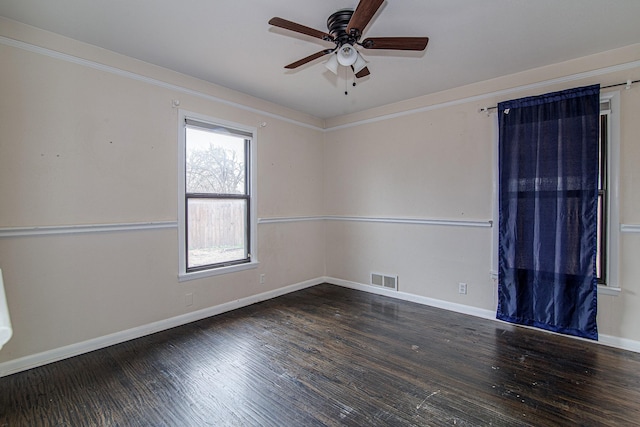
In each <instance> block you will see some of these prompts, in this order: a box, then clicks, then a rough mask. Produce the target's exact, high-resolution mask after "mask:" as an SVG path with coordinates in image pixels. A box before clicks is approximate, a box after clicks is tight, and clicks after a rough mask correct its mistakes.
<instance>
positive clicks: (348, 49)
mask: <svg viewBox="0 0 640 427" xmlns="http://www.w3.org/2000/svg"><path fill="white" fill-rule="evenodd" d="M337 56H338V62H339V63H340V65H344V66H345V67H348V66H349V65H353V64H355V62H356V61H357V60H358V56H359V55H358V51H357V50H356V48H354V47H353V46H352V45H350V44H349V43H345V44H343V45H342V46H340V48H339V49H338V54H337Z"/></svg>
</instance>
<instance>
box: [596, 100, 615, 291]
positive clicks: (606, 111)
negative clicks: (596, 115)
mask: <svg viewBox="0 0 640 427" xmlns="http://www.w3.org/2000/svg"><path fill="white" fill-rule="evenodd" d="M619 96H620V94H619V93H618V92H613V93H603V94H601V96H600V143H599V160H600V162H599V173H598V254H597V259H596V274H597V277H598V285H600V288H601V291H602V292H604V293H608V291H607V289H608V290H609V291H613V292H614V294H615V293H616V292H615V290H617V289H619V286H620V283H619V281H618V253H619V246H618V245H619V234H620V220H619V213H618V191H617V189H618V181H619V175H618V170H619V164H620V125H619V120H620V119H619V117H620V101H619Z"/></svg>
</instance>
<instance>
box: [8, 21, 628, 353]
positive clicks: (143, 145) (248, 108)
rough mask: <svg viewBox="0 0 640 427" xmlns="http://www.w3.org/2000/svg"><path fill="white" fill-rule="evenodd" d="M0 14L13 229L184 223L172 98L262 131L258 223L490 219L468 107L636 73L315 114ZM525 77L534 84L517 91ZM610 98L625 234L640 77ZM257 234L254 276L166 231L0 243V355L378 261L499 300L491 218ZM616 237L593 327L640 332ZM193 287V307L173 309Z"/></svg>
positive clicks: (485, 123)
mask: <svg viewBox="0 0 640 427" xmlns="http://www.w3.org/2000/svg"><path fill="white" fill-rule="evenodd" d="M0 19H2V18H0ZM0 24H2V25H0V36H4V37H7V38H9V39H13V40H17V42H16V43H13V42H12V43H7V42H4V43H0V62H1V63H2V64H3V65H2V67H0V197H1V200H2V204H1V205H0V228H5V229H6V228H10V227H34V226H56V225H83V224H114V223H145V222H159V221H163V222H169V223H171V222H175V221H177V200H176V199H177V178H176V171H177V146H176V144H177V110H176V109H175V108H173V107H172V100H174V99H177V100H179V101H180V108H184V109H186V110H189V111H194V112H198V113H201V114H205V115H210V116H212V117H216V118H220V119H223V120H226V121H232V122H236V123H239V124H243V125H246V126H252V127H256V128H258V134H257V144H258V165H257V166H258V217H260V218H280V217H317V216H325V215H332V216H349V217H362V218H372V217H375V218H399V219H403V218H404V219H406V218H417V219H426V220H447V221H462V222H471V223H486V222H487V221H490V220H491V219H492V217H493V205H492V193H493V177H494V172H493V171H494V168H495V165H494V158H493V143H494V140H495V134H494V132H495V130H494V124H493V121H494V120H495V118H494V116H490V117H487V115H486V114H479V113H478V109H479V108H480V107H486V106H490V105H495V103H496V102H498V101H501V100H504V99H512V98H518V97H521V96H526V95H533V94H538V93H543V92H549V91H552V90H559V89H563V88H567V87H574V86H579V85H583V84H590V83H596V82H599V83H602V84H604V85H606V84H611V83H618V82H620V81H626V80H627V79H629V78H632V79H638V78H639V77H640V69H639V68H638V67H637V66H636V67H631V68H625V67H623V69H620V70H616V69H610V71H608V72H606V73H595V74H594V75H586V76H585V77H584V78H575V77H572V78H570V79H568V80H567V81H564V80H563V78H564V77H566V76H575V75H576V74H577V73H584V72H589V71H592V70H598V69H602V68H605V67H612V66H615V65H617V64H627V63H630V62H632V61H638V60H639V59H640V46H633V47H629V48H625V49H621V50H617V51H611V52H606V53H604V54H600V55H596V56H593V57H589V58H581V59H578V60H574V61H570V62H567V63H563V64H558V65H555V66H551V67H545V68H542V69H538V70H531V71H528V72H525V73H520V74H518V75H513V76H507V77H504V78H500V79H495V80H491V81H488V82H483V83H480V84H475V85H471V86H467V87H462V88H456V89H453V90H450V91H447V92H442V93H438V94H434V95H430V96H426V97H421V98H415V99H412V100H407V101H405V102H402V103H398V104H394V105H389V106H386V107H382V108H378V109H374V110H369V111H366V112H362V113H358V114H354V115H352V116H345V117H341V118H336V119H335V120H329V121H327V123H323V121H321V120H319V119H316V118H313V117H309V116H306V115H304V114H301V113H299V112H296V111H291V110H288V109H286V108H283V107H281V106H277V105H274V104H270V103H267V102H265V101H263V100H259V99H255V98H251V97H250V96H247V95H244V94H240V93H237V92H233V91H230V90H228V89H225V88H221V87H218V86H214V85H211V84H208V83H205V82H202V81H198V80H195V79H192V78H189V77H186V76H184V75H180V74H177V73H174V72H171V71H168V70H165V69H161V68H158V67H154V66H151V65H149V64H145V63H142V62H139V61H136V60H133V59H131V58H126V57H122V56H120V55H117V54H114V53H111V52H107V51H104V50H101V49H97V48H95V47H92V46H88V45H84V44H81V43H78V42H75V41H73V40H69V39H65V38H63V37H59V36H56V35H53V34H50V33H46V32H43V31H40V30H36V29H33V28H30V27H26V26H23V25H20V24H16V23H14V22H11V21H6V20H2V21H1V22H0ZM23 42H24V43H27V44H22V43H23ZM38 47H43V48H45V49H46V50H44V51H43V50H39V49H38ZM56 52H60V54H58V53H56ZM61 55H72V57H66V56H61ZM78 58H79V59H78ZM83 60H87V61H91V62H83ZM96 64H103V65H100V66H96ZM553 79H556V80H553ZM549 80H552V83H548V84H540V83H539V82H544V81H549ZM526 85H536V86H535V87H531V88H529V89H526V90H519V89H518V88H520V87H522V86H526ZM465 100H466V101H465ZM620 101H621V106H622V109H623V112H622V129H621V132H622V142H621V158H622V160H621V170H620V181H621V187H620V194H621V207H620V212H621V218H620V219H621V223H623V224H628V225H631V226H632V227H631V228H632V229H633V228H634V225H637V224H640V213H639V212H640V192H638V191H636V190H635V189H636V188H638V184H640V182H639V181H640V174H638V173H637V172H636V171H635V170H634V168H635V165H637V164H638V161H640V144H638V135H640V121H639V120H637V119H636V116H637V115H638V111H640V87H634V88H632V89H631V90H628V91H627V90H624V88H623V89H622V90H620ZM389 115H392V116H389ZM262 122H265V123H266V126H265V127H259V124H260V123H262ZM343 125H347V126H346V127H342V126H343ZM325 126H326V127H327V128H328V129H327V130H326V131H322V130H321V128H322V127H325ZM258 240H259V254H258V255H259V261H260V265H259V267H258V268H257V269H253V270H248V271H242V272H238V273H234V274H229V275H223V276H215V277H211V278H207V279H200V280H193V281H188V282H182V283H179V282H178V280H177V271H178V265H177V264H178V263H177V253H178V248H177V229H176V228H175V227H168V228H162V229H151V230H128V231H122V232H108V233H85V234H61V235H38V236H30V237H0V268H1V269H2V271H3V274H4V279H5V288H6V293H7V299H8V302H9V310H10V312H11V320H12V324H13V327H14V335H13V338H12V339H11V340H10V341H9V342H8V343H7V344H6V346H5V347H4V348H3V349H2V352H1V353H0V363H2V362H6V361H11V360H15V359H19V358H23V357H27V356H30V355H34V354H39V353H42V352H47V351H51V350H54V349H56V348H60V347H63V346H66V345H71V344H76V343H81V342H83V341H86V340H91V339H95V338H99V337H102V336H105V335H108V334H112V333H118V332H120V331H125V330H128V329H131V328H136V327H139V326H141V325H146V324H150V323H152V322H158V321H162V320H163V319H169V318H174V317H176V316H181V315H184V314H186V313H190V312H194V311H197V310H201V309H204V308H207V307H212V306H217V305H220V304H225V303H228V302H233V301H236V300H238V299H241V298H245V297H248V296H252V295H256V294H260V293H263V292H269V291H273V290H277V289H278V288H281V287H284V286H287V285H291V284H299V283H303V282H305V281H309V280H314V279H319V278H323V277H325V276H326V277H333V278H336V279H340V280H343V281H349V282H353V283H364V284H366V283H368V282H369V273H370V272H372V271H375V272H381V273H385V274H397V275H398V276H399V286H400V290H401V291H403V292H406V293H409V294H412V295H416V296H422V297H428V298H434V299H438V300H442V301H445V302H451V303H458V304H463V305H467V306H470V307H475V308H479V309H483V310H494V308H495V298H496V296H495V284H494V282H493V280H492V278H491V276H490V269H491V258H492V257H491V254H492V228H490V227H480V226H477V227H476V226H471V227H469V226H464V227H463V226H456V225H453V226H452V225H446V226H445V225H437V224H436V225H433V224H401V223H394V222H363V221H339V220H328V221H313V220H311V221H292V222H285V223H262V224H260V225H259V226H258ZM620 246H621V278H622V282H621V285H622V292H621V293H620V295H618V296H608V295H603V296H601V298H600V313H599V322H600V329H601V333H603V334H608V335H611V336H613V337H615V338H618V339H620V340H629V341H634V342H640V328H638V327H637V325H638V324H640V314H639V313H640V269H639V267H638V262H637V258H638V255H639V254H640V234H638V233H623V234H622V235H621V245H620ZM261 274H265V278H266V283H264V284H260V281H259V277H260V275H261ZM459 282H466V283H468V286H469V291H468V294H467V295H460V294H458V293H457V285H458V283H459ZM187 293H193V295H194V304H193V306H190V307H187V306H185V294H187Z"/></svg>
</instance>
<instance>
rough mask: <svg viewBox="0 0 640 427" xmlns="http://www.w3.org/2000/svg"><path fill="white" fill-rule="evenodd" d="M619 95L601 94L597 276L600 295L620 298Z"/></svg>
mask: <svg viewBox="0 0 640 427" xmlns="http://www.w3.org/2000/svg"><path fill="white" fill-rule="evenodd" d="M619 97H620V94H619V93H618V92H609V93H601V94H600V126H601V127H600V146H599V161H600V162H599V175H598V176H599V181H598V185H599V191H598V254H597V260H596V263H597V264H596V274H597V277H598V285H599V291H598V292H599V293H604V294H612V295H617V294H618V292H619V290H620V289H619V286H620V283H619V280H618V259H619V258H618V256H619V255H618V254H619V247H618V245H619V234H620V221H619V214H618V191H617V189H618V182H619V175H618V170H619V164H620V125H619V120H620V118H619V117H620V114H619V112H620V100H619ZM497 128H498V120H497V117H496V118H495V121H494V134H495V141H496V142H495V144H494V162H495V164H496V165H497V164H498V160H497V159H498V154H497V147H498V143H497V141H498V137H497V135H498V131H497ZM497 179H498V174H497V167H496V169H495V175H494V187H493V198H494V216H493V247H494V248H495V250H494V251H493V255H492V261H491V262H492V266H491V274H492V277H493V278H494V280H497V278H498V273H497V272H498V257H497V248H498V227H497V224H498V194H497Z"/></svg>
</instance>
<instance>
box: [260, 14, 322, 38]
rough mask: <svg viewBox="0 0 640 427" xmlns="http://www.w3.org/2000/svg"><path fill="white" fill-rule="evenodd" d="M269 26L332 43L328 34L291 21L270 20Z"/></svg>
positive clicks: (276, 18)
mask: <svg viewBox="0 0 640 427" xmlns="http://www.w3.org/2000/svg"><path fill="white" fill-rule="evenodd" d="M269 24H271V25H274V26H276V27H280V28H284V29H285V30H291V31H295V32H296V33H301V34H306V35H308V36H311V37H316V38H319V39H322V40H326V41H333V36H332V35H331V34H329V33H325V32H323V31H320V30H316V29H313V28H310V27H306V26H304V25H302V24H297V23H295V22H292V21H287V20H286V19H282V18H278V17H275V18H271V19H270V20H269Z"/></svg>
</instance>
